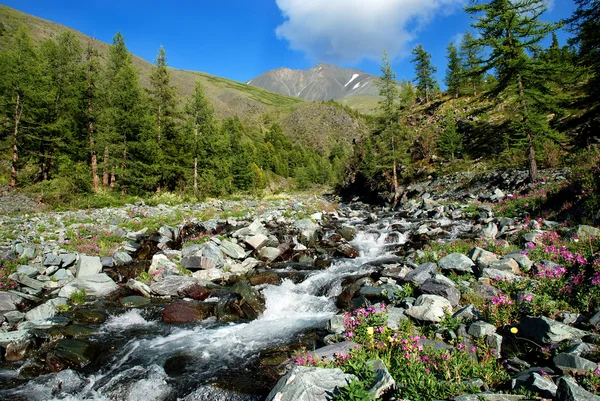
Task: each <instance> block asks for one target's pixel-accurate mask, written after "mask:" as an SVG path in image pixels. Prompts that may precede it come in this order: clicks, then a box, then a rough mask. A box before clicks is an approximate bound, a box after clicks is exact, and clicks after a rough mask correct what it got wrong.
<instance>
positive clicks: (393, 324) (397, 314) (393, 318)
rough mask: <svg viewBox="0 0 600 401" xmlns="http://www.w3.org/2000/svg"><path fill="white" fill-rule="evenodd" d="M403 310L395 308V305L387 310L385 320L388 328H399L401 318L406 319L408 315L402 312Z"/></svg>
mask: <svg viewBox="0 0 600 401" xmlns="http://www.w3.org/2000/svg"><path fill="white" fill-rule="evenodd" d="M404 312H405V309H404V308H395V307H392V308H390V310H389V312H388V320H387V325H388V327H389V328H390V329H392V330H398V329H400V322H401V321H402V320H406V319H408V317H407V316H406V315H405V314H404Z"/></svg>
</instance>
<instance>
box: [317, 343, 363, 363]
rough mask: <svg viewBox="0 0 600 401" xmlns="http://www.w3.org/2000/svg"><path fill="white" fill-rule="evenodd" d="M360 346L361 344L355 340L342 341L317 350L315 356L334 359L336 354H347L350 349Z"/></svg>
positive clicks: (329, 359) (327, 359)
mask: <svg viewBox="0 0 600 401" xmlns="http://www.w3.org/2000/svg"><path fill="white" fill-rule="evenodd" d="M356 348H360V345H358V344H357V343H355V342H353V341H342V342H339V343H336V344H331V345H327V346H325V347H321V348H317V349H316V350H315V357H316V358H317V359H319V360H322V359H324V360H326V361H333V360H334V359H335V357H336V355H347V354H349V353H350V351H352V350H354V349H356Z"/></svg>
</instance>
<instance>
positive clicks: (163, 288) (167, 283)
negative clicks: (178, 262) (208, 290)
mask: <svg viewBox="0 0 600 401" xmlns="http://www.w3.org/2000/svg"><path fill="white" fill-rule="evenodd" d="M195 284H198V279H196V278H194V277H188V276H167V277H164V278H163V279H162V280H160V281H158V282H156V283H152V285H151V286H150V289H151V290H152V291H153V292H154V293H156V294H158V295H160V296H171V297H177V296H182V295H184V294H185V291H186V290H187V288H188V287H191V286H193V285H195Z"/></svg>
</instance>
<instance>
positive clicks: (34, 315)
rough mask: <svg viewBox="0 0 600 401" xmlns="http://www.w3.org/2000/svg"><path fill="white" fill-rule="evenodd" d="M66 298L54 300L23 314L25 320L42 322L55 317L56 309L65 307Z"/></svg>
mask: <svg viewBox="0 0 600 401" xmlns="http://www.w3.org/2000/svg"><path fill="white" fill-rule="evenodd" d="M66 303H67V298H54V299H51V300H49V301H46V302H45V303H43V304H41V305H39V306H37V307H35V308H33V309H31V310H30V311H29V312H27V313H26V314H25V320H42V319H48V318H51V317H54V316H56V314H57V313H58V309H57V308H58V307H59V306H60V305H66Z"/></svg>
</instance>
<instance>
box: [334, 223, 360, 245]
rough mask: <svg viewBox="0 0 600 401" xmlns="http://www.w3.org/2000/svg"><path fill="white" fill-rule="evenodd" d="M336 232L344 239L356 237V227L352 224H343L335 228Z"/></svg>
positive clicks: (350, 239)
mask: <svg viewBox="0 0 600 401" xmlns="http://www.w3.org/2000/svg"><path fill="white" fill-rule="evenodd" d="M337 232H338V233H339V234H340V235H341V236H342V237H343V238H344V239H345V240H346V241H352V240H353V239H354V237H356V228H354V227H352V226H347V225H343V226H342V227H341V228H339V229H338V230H337Z"/></svg>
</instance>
